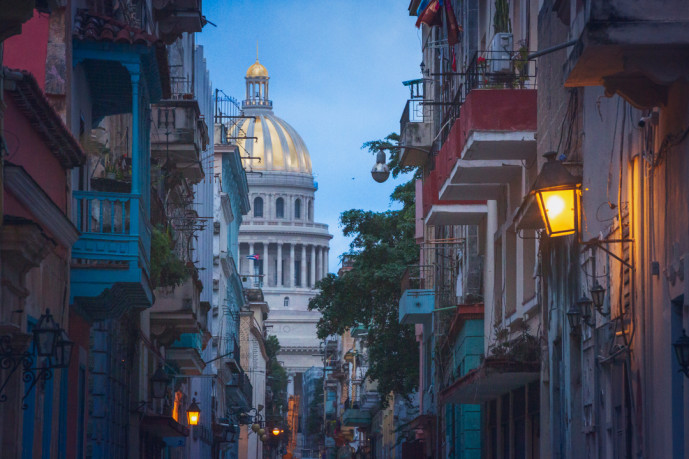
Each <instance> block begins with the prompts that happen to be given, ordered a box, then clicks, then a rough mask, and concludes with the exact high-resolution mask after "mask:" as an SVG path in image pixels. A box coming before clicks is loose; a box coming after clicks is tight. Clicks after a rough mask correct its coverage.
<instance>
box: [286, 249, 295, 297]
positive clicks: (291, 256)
mask: <svg viewBox="0 0 689 459" xmlns="http://www.w3.org/2000/svg"><path fill="white" fill-rule="evenodd" d="M288 264H289V277H288V278H287V286H288V287H295V285H294V243H292V244H290V245H289V262H288Z"/></svg>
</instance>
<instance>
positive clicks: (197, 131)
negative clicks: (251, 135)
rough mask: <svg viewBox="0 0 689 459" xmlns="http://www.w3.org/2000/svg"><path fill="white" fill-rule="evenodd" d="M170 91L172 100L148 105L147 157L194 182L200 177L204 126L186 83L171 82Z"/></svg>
mask: <svg viewBox="0 0 689 459" xmlns="http://www.w3.org/2000/svg"><path fill="white" fill-rule="evenodd" d="M173 90H174V91H177V92H173V98H172V99H166V100H162V101H160V103H158V104H155V105H153V106H152V108H151V119H152V120H153V123H152V128H151V156H152V158H154V159H156V160H158V162H159V163H160V164H165V165H167V167H174V168H175V169H176V170H178V171H179V172H181V174H182V176H183V177H184V178H186V179H187V180H188V181H189V182H190V183H191V184H195V183H198V182H200V181H201V180H203V177H204V173H203V167H202V166H201V162H200V154H201V152H202V151H203V150H205V149H206V147H207V146H208V142H209V138H208V128H207V127H206V123H205V121H204V120H203V118H202V117H201V111H200V109H199V104H198V101H197V100H196V99H195V98H194V95H193V94H191V87H190V84H189V82H187V81H179V82H175V84H174V85H173ZM168 163H169V164H168Z"/></svg>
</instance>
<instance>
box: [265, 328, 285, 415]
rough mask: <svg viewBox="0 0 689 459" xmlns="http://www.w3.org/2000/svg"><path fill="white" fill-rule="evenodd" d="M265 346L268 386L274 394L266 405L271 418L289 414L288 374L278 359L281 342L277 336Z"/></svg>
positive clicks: (269, 338) (270, 338) (269, 339)
mask: <svg viewBox="0 0 689 459" xmlns="http://www.w3.org/2000/svg"><path fill="white" fill-rule="evenodd" d="M265 344H266V355H267V356H268V362H267V364H266V368H267V370H268V372H267V373H268V374H267V377H268V386H269V387H270V392H271V394H272V398H271V399H270V400H267V403H266V413H270V414H271V416H278V415H279V414H280V413H286V412H287V372H286V371H285V368H284V367H283V366H282V365H281V364H280V362H278V359H277V355H278V352H279V351H280V342H279V341H278V338H277V336H274V335H270V336H269V337H268V338H267V339H266V343H265Z"/></svg>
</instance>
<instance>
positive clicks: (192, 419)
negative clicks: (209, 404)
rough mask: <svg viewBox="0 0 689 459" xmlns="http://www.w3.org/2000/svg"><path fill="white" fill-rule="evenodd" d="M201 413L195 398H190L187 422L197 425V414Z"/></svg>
mask: <svg viewBox="0 0 689 459" xmlns="http://www.w3.org/2000/svg"><path fill="white" fill-rule="evenodd" d="M200 415H201V409H200V408H199V406H198V405H197V404H196V399H193V398H192V399H191V405H189V408H187V423H188V424H189V425H190V426H195V425H198V423H199V416H200Z"/></svg>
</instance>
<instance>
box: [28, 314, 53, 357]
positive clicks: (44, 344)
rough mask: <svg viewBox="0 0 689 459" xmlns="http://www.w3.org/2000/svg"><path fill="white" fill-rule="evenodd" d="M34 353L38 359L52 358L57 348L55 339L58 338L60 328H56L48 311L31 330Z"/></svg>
mask: <svg viewBox="0 0 689 459" xmlns="http://www.w3.org/2000/svg"><path fill="white" fill-rule="evenodd" d="M33 336H34V343H35V344H36V353H37V354H38V356H39V357H53V356H54V355H55V349H56V347H57V339H58V337H59V336H60V327H58V326H57V324H56V323H55V320H54V319H53V315H52V314H51V313H50V309H46V310H45V314H43V315H42V316H41V317H40V319H39V320H38V324H37V325H36V326H35V327H34V329H33Z"/></svg>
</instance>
